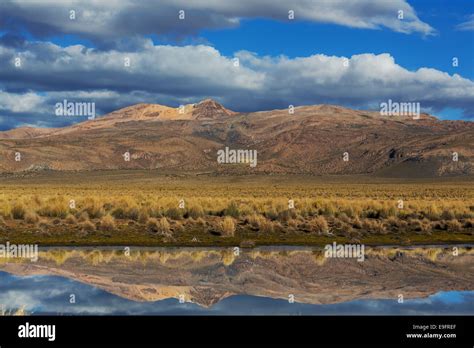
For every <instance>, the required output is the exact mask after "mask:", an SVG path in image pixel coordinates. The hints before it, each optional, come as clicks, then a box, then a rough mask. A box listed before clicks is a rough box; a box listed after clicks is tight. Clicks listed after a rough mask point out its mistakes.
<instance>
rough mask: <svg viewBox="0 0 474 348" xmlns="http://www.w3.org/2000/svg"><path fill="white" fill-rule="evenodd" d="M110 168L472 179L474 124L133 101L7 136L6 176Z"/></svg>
mask: <svg viewBox="0 0 474 348" xmlns="http://www.w3.org/2000/svg"><path fill="white" fill-rule="evenodd" d="M52 117H57V116H52ZM225 147H228V148H230V149H235V150H255V151H257V154H258V162H257V163H258V164H257V165H256V166H255V167H252V166H249V165H248V163H238V164H222V163H218V161H217V152H218V151H219V150H220V149H224V148H225ZM18 153H19V154H20V155H21V156H20V158H19V160H18V156H17V155H18ZM126 153H128V154H129V157H128V160H127V159H126V156H125V154H126ZM103 169H153V170H161V171H167V172H201V173H215V174H253V173H258V174H309V175H327V174H375V175H381V176H393V177H400V176H401V177H418V176H422V177H432V176H435V177H436V176H449V175H470V174H474V123H473V122H468V121H459V120H456V121H449V120H439V119H438V118H436V117H434V116H431V115H428V114H421V116H420V118H419V119H413V118H412V117H408V116H382V115H381V114H380V113H379V112H376V111H363V110H352V109H349V108H344V107H340V106H334V105H313V106H300V107H295V108H294V112H290V111H289V109H282V110H271V111H259V112H251V113H241V112H234V111H231V110H229V109H227V108H225V107H224V106H222V105H221V104H219V103H218V102H216V101H214V100H211V99H206V100H203V101H201V102H199V103H196V104H189V105H184V106H182V107H180V108H172V107H168V106H163V105H158V104H137V105H132V106H129V107H126V108H123V109H120V110H117V111H114V112H111V113H109V114H107V115H104V116H102V117H98V118H96V119H93V120H86V121H84V122H79V123H76V124H74V125H71V126H68V127H64V128H35V127H20V128H16V129H12V130H8V131H3V132H0V172H2V173H6V172H24V171H44V170H56V171H90V170H103Z"/></svg>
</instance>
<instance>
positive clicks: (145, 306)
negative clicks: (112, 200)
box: [0, 247, 474, 314]
mask: <svg viewBox="0 0 474 348" xmlns="http://www.w3.org/2000/svg"><path fill="white" fill-rule="evenodd" d="M127 251H128V250H124V249H105V250H96V249H50V250H43V251H41V252H40V255H39V260H38V262H36V263H31V262H29V261H27V260H13V259H11V260H2V262H1V264H0V270H3V271H4V272H0V304H3V305H4V306H7V307H9V308H19V307H25V309H26V311H27V312H29V313H33V314H45V313H51V314H57V313H60V314H430V313H431V314H434V313H436V314H473V313H474V301H473V300H474V292H473V291H472V290H474V252H473V250H472V249H471V248H468V247H460V248H459V249H458V254H457V256H455V255H454V254H453V250H452V248H451V247H449V248H448V247H446V248H411V249H401V248H375V249H374V248H372V249H367V250H366V259H365V261H364V262H357V261H356V260H355V259H326V258H325V257H324V254H323V253H322V251H321V250H317V249H310V248H259V249H252V250H242V249H241V250H240V253H237V252H236V250H233V249H231V248H229V249H192V248H177V249H132V250H131V251H130V253H128V252H127ZM71 294H74V297H75V303H74V304H71V303H70V299H71ZM400 294H402V295H403V297H404V303H403V304H400V303H398V298H399V295H400ZM290 297H294V299H295V303H289V301H288V299H289V298H290ZM178 299H181V300H182V302H183V301H184V303H180V301H179V300H178Z"/></svg>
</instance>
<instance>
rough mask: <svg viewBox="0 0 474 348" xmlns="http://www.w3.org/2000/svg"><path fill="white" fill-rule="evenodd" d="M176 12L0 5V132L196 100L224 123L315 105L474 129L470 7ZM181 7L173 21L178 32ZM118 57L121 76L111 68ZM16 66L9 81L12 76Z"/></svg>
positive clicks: (400, 1) (171, 5)
mask: <svg viewBox="0 0 474 348" xmlns="http://www.w3.org/2000/svg"><path fill="white" fill-rule="evenodd" d="M184 4H185V3H183V2H181V1H172V0H162V1H150V2H146V3H143V2H137V1H135V0H123V1H120V2H118V5H114V6H112V5H111V4H110V3H108V4H107V2H104V3H99V4H98V3H96V2H93V1H75V0H71V1H66V2H64V1H59V0H58V1H51V2H49V3H47V4H43V3H41V2H31V1H27V0H8V1H5V2H3V3H2V4H0V59H2V60H3V61H4V62H5V63H7V64H3V65H2V67H1V68H0V129H8V128H12V127H17V126H21V125H35V126H62V125H65V124H70V123H74V122H78V121H82V119H58V118H54V117H51V114H52V110H53V107H54V104H55V103H56V102H58V101H62V100H63V99H68V100H80V101H94V102H95V103H96V108H97V110H98V111H99V113H101V114H104V113H107V112H110V111H112V110H114V109H117V108H120V107H123V106H127V105H130V104H134V103H138V102H147V103H160V104H166V105H170V106H179V105H181V104H186V103H191V102H197V101H199V100H201V99H204V98H207V97H211V98H214V99H217V100H218V101H220V102H222V103H223V104H224V105H226V106H228V107H230V108H232V109H234V110H237V111H254V110H263V109H272V108H284V107H286V106H287V105H289V104H292V105H306V104H320V103H327V104H339V105H344V106H347V107H354V108H361V109H364V108H365V109H375V110H376V109H377V108H378V105H379V104H380V103H381V102H383V101H386V100H387V99H392V100H398V101H400V102H420V104H421V106H422V109H423V110H424V111H426V112H429V113H432V114H435V115H437V116H439V117H441V118H444V119H472V118H474V82H473V81H474V2H473V1H470V0H459V1H440V0H434V1H424V0H418V1H406V0H383V1H371V0H352V1H348V2H338V1H330V2H327V1H325V0H314V1H307V0H295V1H293V2H285V1H277V0H275V1H269V0H260V1H249V0H244V1H242V2H241V3H239V4H235V3H234V2H232V1H227V0H223V1H222V2H220V3H219V4H216V3H214V2H212V1H202V2H200V3H199V4H193V5H189V4H188V5H184ZM183 8H184V9H185V12H186V18H185V19H184V20H178V18H177V14H178V12H179V11H180V10H181V9H183ZM71 10H74V11H75V15H76V18H74V20H71V19H70V18H69V15H70V11H71ZM289 10H294V12H295V19H294V20H289V19H288V17H287V15H288V11H289ZM399 10H402V11H403V14H404V18H403V19H401V20H400V19H399V18H397V15H398V11H399ZM126 56H128V57H132V66H131V67H129V68H127V69H123V68H122V67H123V64H122V60H123V58H124V57H126ZM18 57H21V58H22V63H23V65H22V66H21V68H18V67H15V66H14V64H13V62H14V60H15V58H18ZM454 57H456V58H457V59H458V62H459V63H458V66H457V67H454V66H453V64H452V63H453V58H454ZM234 58H239V60H240V67H239V70H236V69H234V68H232V65H231V64H232V60H233V59H234ZM343 58H347V59H349V62H350V64H349V68H347V69H345V68H343V67H342V66H341V62H342V59H343Z"/></svg>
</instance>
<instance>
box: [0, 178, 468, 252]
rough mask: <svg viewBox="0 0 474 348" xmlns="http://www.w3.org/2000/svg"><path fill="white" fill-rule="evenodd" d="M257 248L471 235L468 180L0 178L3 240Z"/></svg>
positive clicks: (458, 239)
mask: <svg viewBox="0 0 474 348" xmlns="http://www.w3.org/2000/svg"><path fill="white" fill-rule="evenodd" d="M6 241H10V242H11V243H39V244H41V245H144V246H230V245H241V246H249V247H250V246H254V245H325V244H327V243H331V242H333V241H336V242H339V243H344V242H353V243H365V244H367V245H387V244H394V245H412V244H449V243H466V244H471V243H473V242H474V178H471V177H465V178H462V179H460V178H443V179H439V178H436V179H424V180H421V179H420V180H418V179H410V180H402V179H388V178H375V177H369V176H338V177H334V176H331V177H309V176H274V175H268V176H264V175H258V176H233V177H230V176H212V175H210V174H205V173H201V174H198V173H189V174H183V175H177V174H172V173H169V174H164V173H160V174H158V173H157V172H154V171H140V170H133V171H132V170H130V171H94V172H77V173H73V172H69V173H59V172H46V173H40V174H28V175H25V176H18V175H16V176H8V175H4V176H2V177H1V178H0V242H6Z"/></svg>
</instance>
